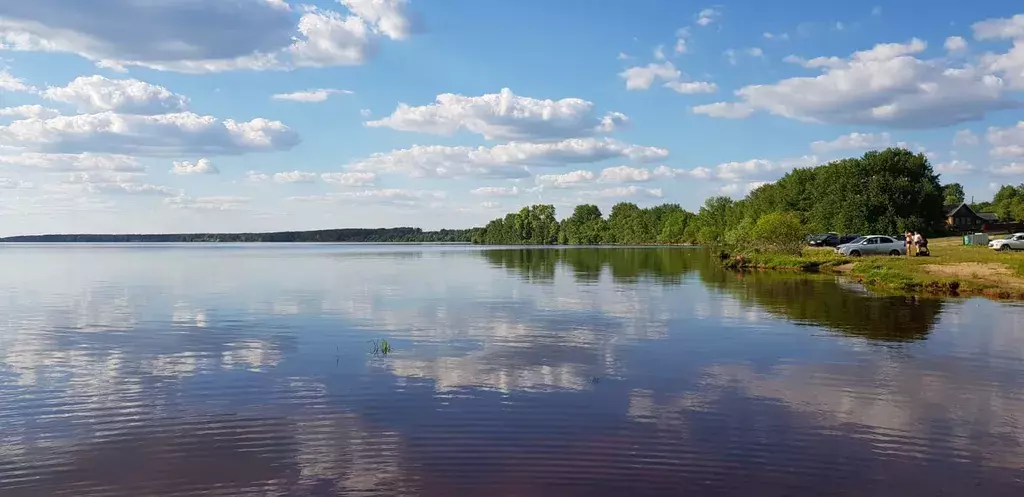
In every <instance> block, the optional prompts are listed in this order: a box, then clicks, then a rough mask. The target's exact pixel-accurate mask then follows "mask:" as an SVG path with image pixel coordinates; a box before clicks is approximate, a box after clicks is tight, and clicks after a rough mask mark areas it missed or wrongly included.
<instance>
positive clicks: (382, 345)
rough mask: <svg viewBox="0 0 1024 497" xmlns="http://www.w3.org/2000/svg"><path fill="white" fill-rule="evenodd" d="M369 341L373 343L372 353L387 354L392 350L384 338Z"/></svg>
mask: <svg viewBox="0 0 1024 497" xmlns="http://www.w3.org/2000/svg"><path fill="white" fill-rule="evenodd" d="M370 343H371V344H372V345H373V352H372V353H373V355H388V354H390V353H391V352H393V351H394V349H393V348H392V347H391V343H390V342H388V340H387V339H386V338H381V339H378V340H370Z"/></svg>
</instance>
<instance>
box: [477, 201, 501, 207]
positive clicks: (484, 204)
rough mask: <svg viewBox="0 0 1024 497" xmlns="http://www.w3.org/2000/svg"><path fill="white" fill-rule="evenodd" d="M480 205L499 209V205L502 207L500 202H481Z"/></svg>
mask: <svg viewBox="0 0 1024 497" xmlns="http://www.w3.org/2000/svg"><path fill="white" fill-rule="evenodd" d="M480 207H483V208H484V209H497V208H498V207H501V203H500V202H480Z"/></svg>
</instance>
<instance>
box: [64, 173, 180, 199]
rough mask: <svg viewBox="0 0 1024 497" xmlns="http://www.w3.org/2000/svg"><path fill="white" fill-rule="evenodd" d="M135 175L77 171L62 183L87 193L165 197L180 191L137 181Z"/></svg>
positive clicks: (177, 193)
mask: <svg viewBox="0 0 1024 497" xmlns="http://www.w3.org/2000/svg"><path fill="white" fill-rule="evenodd" d="M134 178H135V175H131V174H114V173H110V172H102V171H101V172H78V173H72V174H70V175H68V177H67V178H66V179H65V180H64V181H62V184H64V185H68V186H71V187H73V188H75V189H76V190H79V191H82V192H87V193H105V194H125V195H153V196H159V197H167V196H173V195H179V194H180V191H179V190H175V189H172V188H168V187H165V186H157V185H151V184H148V183H137V182H135V181H134Z"/></svg>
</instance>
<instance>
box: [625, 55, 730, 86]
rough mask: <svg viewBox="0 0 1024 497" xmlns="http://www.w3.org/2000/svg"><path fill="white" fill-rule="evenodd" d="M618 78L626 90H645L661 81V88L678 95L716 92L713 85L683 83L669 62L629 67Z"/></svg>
mask: <svg viewBox="0 0 1024 497" xmlns="http://www.w3.org/2000/svg"><path fill="white" fill-rule="evenodd" d="M619 77H621V78H623V79H625V80H626V89H627V90H647V89H649V88H650V87H651V85H652V84H654V83H655V82H657V81H662V82H663V83H662V86H664V87H666V88H670V89H672V90H675V91H676V92H679V93H713V92H715V91H717V90H718V85H716V84H715V83H709V82H704V81H691V82H687V81H684V79H683V73H682V72H681V71H679V69H676V66H675V65H674V64H672V62H670V61H665V62H662V63H660V64H655V63H651V64H647V65H646V66H637V67H630V68H629V69H626V70H625V71H622V72H621V73H619Z"/></svg>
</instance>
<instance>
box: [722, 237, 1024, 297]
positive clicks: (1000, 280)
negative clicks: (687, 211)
mask: <svg viewBox="0 0 1024 497" xmlns="http://www.w3.org/2000/svg"><path fill="white" fill-rule="evenodd" d="M928 245H929V248H930V249H931V256H930V257H889V256H875V257H860V258H846V257H840V256H837V255H835V253H834V252H833V251H832V250H830V249H806V250H804V252H803V254H802V255H800V256H794V255H785V254H752V255H749V256H737V257H732V258H729V259H727V260H725V261H724V265H725V266H726V267H727V268H730V269H771V270H797V271H830V270H836V268H837V267H839V266H845V267H843V268H841V269H844V270H845V269H849V274H850V275H851V276H853V277H854V278H856V279H857V280H859V281H861V282H862V283H864V284H865V285H866V286H868V287H871V288H873V289H876V290H882V291H888V292H897V293H907V292H909V293H935V294H952V295H959V294H965V295H985V296H989V297H996V298H1014V299H1024V252H997V251H995V250H992V249H990V248H988V247H984V246H964V245H963V242H962V238H960V237H948V238H937V239H934V240H930V241H929V243H928ZM850 263H852V266H846V265H847V264H850ZM964 268H967V269H964ZM940 271H942V272H940ZM844 272H845V271H844Z"/></svg>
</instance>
